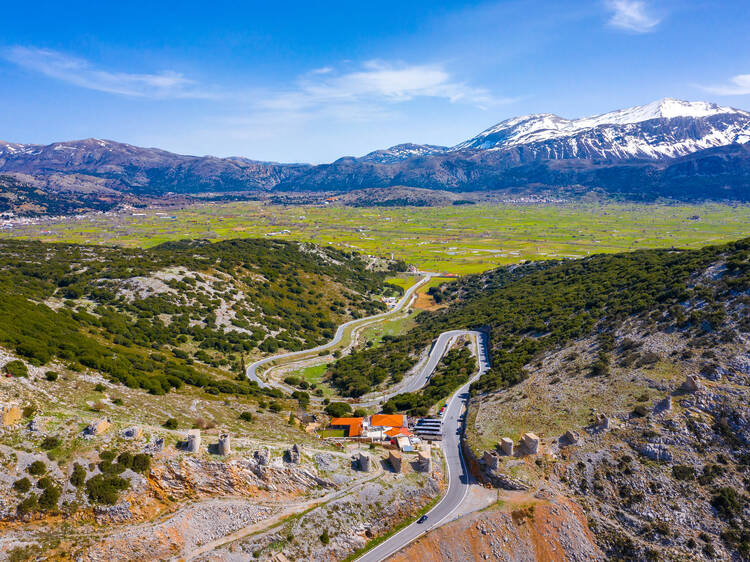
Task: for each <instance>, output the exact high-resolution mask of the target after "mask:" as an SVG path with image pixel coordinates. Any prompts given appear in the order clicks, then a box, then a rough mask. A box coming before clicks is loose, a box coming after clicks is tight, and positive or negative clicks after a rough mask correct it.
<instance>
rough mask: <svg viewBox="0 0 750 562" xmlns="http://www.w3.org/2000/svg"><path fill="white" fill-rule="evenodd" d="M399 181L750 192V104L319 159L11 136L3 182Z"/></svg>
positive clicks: (529, 128)
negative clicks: (292, 160)
mask: <svg viewBox="0 0 750 562" xmlns="http://www.w3.org/2000/svg"><path fill="white" fill-rule="evenodd" d="M19 182H20V183H19ZM3 185H12V186H15V187H12V188H7V189H5V188H3ZM19 186H20V187H19ZM395 186H402V187H420V188H428V189H438V190H449V191H455V192H462V191H476V190H486V191H490V190H493V191H503V190H516V191H519V190H520V191H522V192H529V193H536V192H539V193H544V192H545V190H547V191H546V192H551V193H557V191H558V190H560V189H563V190H564V189H571V188H572V189H579V188H580V189H583V190H586V189H596V190H600V191H601V192H603V193H612V194H618V196H623V197H632V198H634V199H638V200H641V199H655V198H658V197H668V198H677V199H680V198H682V199H684V200H703V199H731V200H735V201H750V112H748V111H743V110H739V109H734V108H731V107H724V106H719V105H716V104H712V103H707V102H686V101H679V100H675V99H669V98H668V99H664V100H660V101H656V102H653V103H650V104H647V105H642V106H637V107H631V108H628V109H621V110H617V111H612V112H610V113H604V114H602V115H596V116H593V117H584V118H580V119H565V118H562V117H559V116H557V115H552V114H549V113H546V114H540V115H527V116H523V117H515V118H512V119H508V120H506V121H503V122H502V123H499V124H497V125H495V126H494V127H490V128H489V129H487V130H486V131H484V132H482V133H481V134H479V135H477V136H476V137H474V138H472V139H469V140H468V141H466V142H462V143H460V144H458V145H456V146H454V147H451V148H446V147H444V146H437V145H429V144H424V145H422V144H409V143H407V144H399V145H396V146H392V147H391V148H388V149H384V150H376V151H374V152H371V153H369V154H367V155H365V156H362V157H360V158H354V157H344V158H340V159H338V160H336V161H334V162H332V163H330V164H322V165H318V166H312V165H309V164H279V163H274V162H257V161H253V160H249V159H247V158H239V157H238V158H216V157H213V156H185V155H180V154H173V153H171V152H167V151H165V150H160V149H157V148H142V147H138V146H133V145H130V144H124V143H119V142H115V141H110V140H102V139H85V140H79V141H68V142H57V143H53V144H49V145H36V144H15V143H8V142H2V141H0V191H3V190H4V189H5V191H7V192H8V193H11V194H12V193H21V192H23V193H25V194H26V195H24V197H25V199H23V200H24V201H27V202H30V203H29V205H32V204H33V205H32V206H34V207H35V208H36V207H39V206H40V205H41V202H43V201H42V200H43V199H44V197H45V195H44V193H42V194H41V195H40V194H39V193H38V191H39V190H42V192H46V193H51V192H53V191H54V192H55V193H57V196H58V198H64V197H68V195H65V194H66V193H71V194H72V195H71V196H70V197H72V198H73V199H72V202H70V205H68V206H67V207H66V206H65V205H64V204H63V203H65V202H63V201H56V202H55V203H54V205H52V206H51V207H50V206H48V208H55V209H66V208H78V206H79V205H82V206H84V207H86V206H88V207H93V208H99V207H96V205H98V204H99V203H98V202H93V203H92V202H90V201H88V200H84V199H82V198H81V196H80V194H81V193H85V194H89V193H97V194H100V195H99V196H100V197H106V198H108V199H107V201H105V203H106V204H107V205H109V204H111V201H114V199H112V198H113V197H114V195H112V194H120V195H121V196H122V197H134V198H136V199H137V198H141V197H152V196H157V197H161V196H172V195H173V194H191V193H226V192H230V193H231V192H259V191H311V192H315V191H339V192H343V191H351V190H359V189H367V188H372V187H377V188H389V187H395ZM24 189H25V190H26V191H23V190H24ZM76 194H77V195H76ZM101 194H104V195H101ZM48 197H52V195H49V196H48ZM50 200H51V199H50ZM110 200H111V201H110ZM66 204H67V203H66ZM27 206H28V205H27Z"/></svg>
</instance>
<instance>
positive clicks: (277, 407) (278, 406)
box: [268, 400, 283, 413]
mask: <svg viewBox="0 0 750 562" xmlns="http://www.w3.org/2000/svg"><path fill="white" fill-rule="evenodd" d="M268 409H269V410H271V411H272V412H275V413H279V412H280V411H281V410H282V409H283V406H282V405H281V404H279V403H278V402H276V401H275V400H274V401H273V402H271V403H270V404H269V405H268Z"/></svg>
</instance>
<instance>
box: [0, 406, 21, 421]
mask: <svg viewBox="0 0 750 562" xmlns="http://www.w3.org/2000/svg"><path fill="white" fill-rule="evenodd" d="M0 419H2V424H3V425H4V426H6V425H14V424H16V423H18V422H19V421H21V408H19V407H18V406H15V405H13V404H0Z"/></svg>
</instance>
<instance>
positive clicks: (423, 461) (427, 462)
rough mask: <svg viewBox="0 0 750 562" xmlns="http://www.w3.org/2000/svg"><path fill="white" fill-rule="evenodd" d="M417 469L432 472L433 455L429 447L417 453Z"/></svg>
mask: <svg viewBox="0 0 750 562" xmlns="http://www.w3.org/2000/svg"><path fill="white" fill-rule="evenodd" d="M417 470H419V472H432V455H431V454H430V450H429V449H427V450H425V449H421V450H420V451H419V453H418V454H417Z"/></svg>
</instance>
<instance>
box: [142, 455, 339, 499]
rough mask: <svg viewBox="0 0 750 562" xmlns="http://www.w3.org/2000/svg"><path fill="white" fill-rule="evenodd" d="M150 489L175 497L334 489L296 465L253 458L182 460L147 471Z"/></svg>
mask: <svg viewBox="0 0 750 562" xmlns="http://www.w3.org/2000/svg"><path fill="white" fill-rule="evenodd" d="M150 482H151V483H152V485H153V486H154V488H155V489H156V490H157V491H158V492H161V493H162V494H164V495H165V496H169V495H171V496H172V497H175V498H181V497H186V496H189V497H193V496H213V495H222V494H229V495H256V494H258V493H259V492H261V491H265V492H274V493H281V494H286V495H294V494H298V493H300V492H303V491H305V490H307V489H309V488H313V487H316V486H322V487H324V488H332V487H334V484H333V482H331V481H330V480H326V479H323V478H320V477H318V476H317V475H316V474H315V473H314V472H312V471H311V470H309V469H307V468H304V467H301V466H299V465H291V464H285V465H283V466H281V465H280V466H267V465H264V464H261V463H260V462H258V461H256V460H253V459H235V460H232V461H229V462H218V461H207V460H202V459H198V458H195V457H184V458H182V459H179V460H173V461H169V462H166V463H163V464H160V465H157V466H155V467H153V468H152V469H151V477H150Z"/></svg>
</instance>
